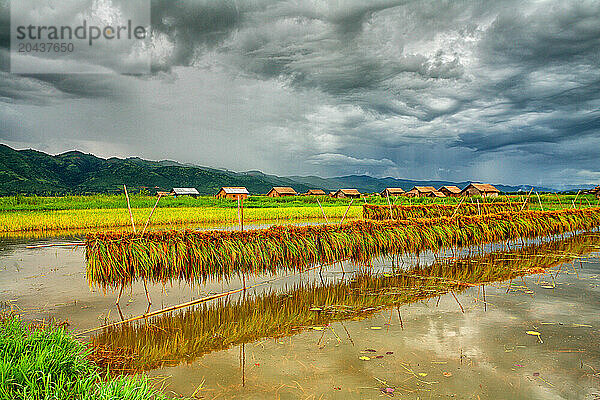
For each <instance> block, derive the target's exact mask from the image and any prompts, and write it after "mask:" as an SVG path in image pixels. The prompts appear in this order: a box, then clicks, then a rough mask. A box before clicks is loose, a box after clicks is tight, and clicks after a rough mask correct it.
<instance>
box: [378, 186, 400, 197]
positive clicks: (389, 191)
mask: <svg viewBox="0 0 600 400" xmlns="http://www.w3.org/2000/svg"><path fill="white" fill-rule="evenodd" d="M404 193H405V192H404V190H403V189H402V188H386V189H385V190H383V191H382V192H381V193H380V195H381V197H393V196H402V195H403V194H404Z"/></svg>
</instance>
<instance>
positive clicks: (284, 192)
mask: <svg viewBox="0 0 600 400" xmlns="http://www.w3.org/2000/svg"><path fill="white" fill-rule="evenodd" d="M297 194H298V193H296V191H295V190H294V189H293V188H291V187H285V186H275V187H274V188H273V189H271V190H269V193H267V196H269V197H285V196H296V195H297Z"/></svg>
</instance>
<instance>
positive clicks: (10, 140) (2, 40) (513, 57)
mask: <svg viewBox="0 0 600 400" xmlns="http://www.w3.org/2000/svg"><path fill="white" fill-rule="evenodd" d="M94 1H99V0H94ZM102 2H103V3H104V4H105V5H106V4H108V5H110V6H112V7H117V8H118V7H119V1H117V0H112V1H110V0H102ZM7 4H8V3H7V2H6V1H5V0H4V1H3V0H0V21H1V22H2V28H1V29H0V45H1V46H2V49H0V60H2V62H1V63H0V65H2V66H3V67H4V69H6V65H8V64H7V61H6V60H7V58H8V48H7V46H8V45H7V43H8V39H7V34H8V33H7V30H6V27H5V22H6V21H8V20H9V18H8V17H7V13H8V7H7ZM152 52H153V68H152V71H153V73H152V74H151V75H146V76H124V75H118V74H114V75H93V76H88V75H68V76H67V75H64V76H56V75H54V76H39V75H37V76H36V75H34V76H17V75H13V74H10V73H8V72H2V73H0V102H1V103H0V140H1V141H3V142H5V143H7V144H9V145H15V146H17V147H34V148H37V149H40V150H45V151H50V152H60V151H64V150H70V149H73V148H77V149H80V150H83V151H89V152H93V153H95V154H98V155H102V156H129V155H136V156H142V157H146V158H151V159H176V160H179V161H183V162H192V163H195V164H199V165H207V166H213V167H224V168H229V169H234V170H255V169H260V170H263V171H265V172H268V173H275V174H281V175H286V174H289V175H299V174H319V175H323V176H336V175H343V174H352V173H357V174H369V175H373V176H393V177H398V178H414V179H447V180H457V181H458V180H482V181H483V180H485V181H493V182H497V183H506V184H521V183H530V184H539V185H554V186H560V185H566V184H581V183H595V182H596V181H597V180H598V179H600V178H599V177H600V166H598V162H597V151H598V149H600V111H599V110H600V69H599V68H598V66H599V65H600V3H599V2H598V1H558V0H556V1H553V0H548V1H535V2H533V1H531V2H528V1H525V2H524V1H510V0H508V1H503V2H488V1H464V2H463V1H461V2H456V1H438V0H436V1H423V0H418V1H408V0H404V1H394V0H373V1H368V2H365V1H362V0H339V1H318V0H293V1H292V0H289V1H266V0H254V1H250V0H249V1H241V0H240V1H234V0H231V1H228V0H224V1H219V2H215V1H208V0H204V1H202V0H178V1H173V0H154V1H152Z"/></svg>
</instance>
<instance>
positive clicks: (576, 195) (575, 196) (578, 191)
mask: <svg viewBox="0 0 600 400" xmlns="http://www.w3.org/2000/svg"><path fill="white" fill-rule="evenodd" d="M580 192H581V190H579V191H577V195H576V196H575V200H573V207H571V208H575V202H576V201H577V198H578V197H579V193H580Z"/></svg>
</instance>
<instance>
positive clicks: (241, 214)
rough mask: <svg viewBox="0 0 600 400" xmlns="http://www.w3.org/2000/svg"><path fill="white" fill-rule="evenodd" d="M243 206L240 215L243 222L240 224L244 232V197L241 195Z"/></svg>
mask: <svg viewBox="0 0 600 400" xmlns="http://www.w3.org/2000/svg"><path fill="white" fill-rule="evenodd" d="M240 200H241V203H240V204H241V207H240V216H241V221H242V223H241V224H240V227H241V230H242V232H244V198H243V197H241V196H240Z"/></svg>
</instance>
